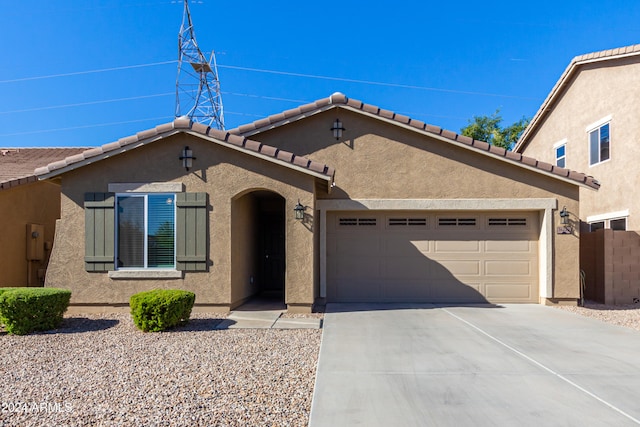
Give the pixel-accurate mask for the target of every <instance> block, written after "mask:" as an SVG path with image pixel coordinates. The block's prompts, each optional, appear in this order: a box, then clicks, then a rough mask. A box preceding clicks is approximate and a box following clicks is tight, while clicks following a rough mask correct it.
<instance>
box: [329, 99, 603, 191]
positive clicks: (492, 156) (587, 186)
mask: <svg viewBox="0 0 640 427" xmlns="http://www.w3.org/2000/svg"><path fill="white" fill-rule="evenodd" d="M339 107H340V108H344V109H348V110H351V111H354V112H357V113H360V114H364V115H366V116H369V117H371V118H374V119H377V120H381V121H383V122H386V123H390V124H393V125H396V126H400V127H402V128H404V129H407V130H410V131H412V132H416V133H418V134H420V135H426V136H429V137H432V138H435V139H437V140H439V141H442V142H446V143H448V144H451V145H454V146H455V147H460V148H464V149H466V150H469V151H471V152H473V153H477V154H481V155H484V156H486V157H489V158H491V159H496V160H500V161H502V162H505V163H507V164H509V165H514V166H519V167H521V168H524V169H527V170H530V171H532V172H536V173H538V174H541V175H545V176H548V177H551V178H555V179H558V180H560V181H564V182H566V183H569V184H573V185H578V186H582V187H585V188H589V189H591V190H594V191H596V189H595V188H593V187H590V186H589V185H587V184H585V183H581V182H578V181H575V180H573V179H569V178H567V177H564V176H561V175H557V174H555V173H552V172H547V171H545V170H542V169H539V168H537V167H535V166H530V165H527V164H525V163H522V162H516V161H513V160H510V159H508V158H506V157H500V156H497V155H495V154H492V153H490V152H489V151H483V150H480V149H478V148H475V147H472V146H469V145H466V144H463V143H460V142H455V141H452V140H450V139H449V138H446V137H444V136H441V135H437V134H435V133H431V132H427V131H425V130H423V129H419V128H416V127H414V126H411V125H408V124H405V123H400V122H398V121H396V120H393V119H388V118H386V117H381V116H379V115H377V114H373V113H369V112H366V111H362V110H359V109H357V108H353V107H351V106H349V105H340V106H339Z"/></svg>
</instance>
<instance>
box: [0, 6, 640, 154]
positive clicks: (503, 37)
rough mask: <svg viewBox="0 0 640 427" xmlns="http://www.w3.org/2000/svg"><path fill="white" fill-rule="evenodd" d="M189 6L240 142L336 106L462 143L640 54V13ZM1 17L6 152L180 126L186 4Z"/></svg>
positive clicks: (2, 142) (32, 11) (18, 11)
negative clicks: (595, 56)
mask: <svg viewBox="0 0 640 427" xmlns="http://www.w3.org/2000/svg"><path fill="white" fill-rule="evenodd" d="M190 5H191V13H192V17H193V21H194V25H195V31H196V36H197V39H198V43H199V45H200V47H201V49H202V50H206V51H211V50H214V51H215V52H216V57H217V61H218V65H219V77H220V83H221V89H222V99H223V103H224V118H225V125H226V128H227V129H230V128H234V127H236V126H238V125H241V124H243V123H248V122H252V121H254V120H257V119H259V118H262V117H265V116H268V115H270V114H274V113H278V112H281V111H284V110H287V109H290V108H294V107H296V106H298V105H301V104H304V103H307V102H312V101H315V100H317V99H320V98H324V97H326V96H328V95H330V94H331V93H333V92H336V91H340V92H343V93H345V94H346V95H347V96H349V97H351V98H355V99H359V100H361V101H364V102H367V103H370V104H374V105H378V106H380V107H382V108H385V109H389V110H393V111H396V112H398V113H402V114H406V115H409V116H411V117H414V118H416V119H420V120H423V121H425V122H427V123H431V124H434V125H437V126H441V127H443V128H446V129H450V130H453V131H459V130H460V128H461V127H463V126H465V125H466V124H467V120H468V119H469V118H471V117H472V116H474V115H485V114H487V115H488V114H491V113H493V112H494V111H495V110H496V109H498V108H499V109H500V111H501V113H502V116H503V117H504V120H505V123H506V124H509V123H511V122H513V121H516V120H518V119H519V118H521V117H522V116H532V115H533V114H535V112H536V111H537V109H538V107H539V106H540V104H541V103H542V101H543V100H544V98H545V97H546V96H547V94H548V92H549V91H550V89H551V88H552V87H553V85H554V84H555V82H556V81H557V79H558V78H559V77H560V74H561V73H562V72H563V71H564V69H565V68H566V66H567V65H568V64H569V62H570V60H571V59H572V58H573V57H574V56H576V55H580V54H583V53H587V52H592V51H598V50H604V49H610V48H615V47H621V46H627V45H632V44H636V43H640V24H638V23H639V22H640V1H637V0H616V1H607V0H600V1H589V0H582V1H574V0H567V1H557V0H556V1H546V0H541V1H535V2H514V1H509V2H507V1H484V2H479V1H449V2H441V1H429V0H420V1H404V2H389V1H384V2H383V1H377V0H370V1H355V0H342V1H336V0H323V1H312V2H299V1H296V2H293V1H278V0H275V1H269V2H264V1H261V2H257V1H233V2H231V1H221V0H217V1H215V0H202V1H198V0H192V1H191V2H190ZM0 7H1V9H0V10H1V13H0V26H1V27H2V28H3V42H2V43H1V45H0V54H1V58H2V60H1V61H0V147H37V146H44V147H56V146H96V145H101V144H105V143H109V142H112V141H115V140H117V139H119V138H121V137H124V136H127V135H131V134H134V133H136V132H138V131H141V130H144V129H148V128H151V127H154V126H156V125H158V124H161V123H165V122H168V121H171V120H173V115H174V109H175V82H176V72H177V63H176V60H177V36H178V31H179V28H180V24H181V21H182V10H183V9H182V2H181V1H171V0H66V1H51V0H21V1H11V2H10V1H8V0H5V1H3V2H2V5H0ZM153 64H155V65H153ZM325 77H329V78H325ZM367 82H368V83H367Z"/></svg>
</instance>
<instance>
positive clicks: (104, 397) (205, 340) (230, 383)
mask: <svg viewBox="0 0 640 427" xmlns="http://www.w3.org/2000/svg"><path fill="white" fill-rule="evenodd" d="M558 309H561V310H566V311H570V312H573V313H577V314H580V315H583V316H588V317H593V318H596V319H599V320H601V321H604V322H608V323H612V324H615V325H620V326H625V327H629V328H633V329H636V330H640V307H639V306H638V305H629V306H606V305H603V304H597V303H593V302H586V303H585V306H584V307H566V306H561V307H558ZM322 316H323V315H322V313H314V314H311V315H297V314H296V315H286V314H285V315H283V317H291V318H296V317H314V318H322ZM225 317H226V315H225V314H212V313H193V314H192V319H191V321H190V323H189V324H188V325H186V326H182V327H179V328H176V329H174V330H172V331H169V332H160V333H143V332H141V331H139V330H138V329H136V328H135V326H134V325H133V322H132V321H131V316H130V315H129V314H128V313H119V314H87V315H77V314H72V315H67V316H66V317H65V320H64V322H63V324H62V326H61V328H59V329H58V330H56V331H51V332H46V333H36V334H30V335H26V336H12V335H7V334H6V333H5V332H2V331H1V330H0V341H1V343H2V346H1V347H0V360H1V361H2V363H1V364H0V374H1V375H2V381H1V382H0V426H61V425H68V426H103V425H104V426H118V425H122V426H125V425H146V426H170V425H171V426H175V425H178V426H196V425H207V426H217V425H221V426H246V425H252V426H276V425H277V426H306V425H307V424H308V420H309V411H310V410H311V398H312V393H313V385H314V381H315V373H316V364H317V359H318V351H319V348H320V340H321V336H322V331H321V330H318V329H298V330H282V329H231V330H214V328H215V326H216V325H217V324H218V323H220V322H221V321H222V320H223V319H224V318H225Z"/></svg>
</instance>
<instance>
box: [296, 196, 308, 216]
mask: <svg viewBox="0 0 640 427" xmlns="http://www.w3.org/2000/svg"><path fill="white" fill-rule="evenodd" d="M306 209H307V208H306V207H305V206H302V205H301V204H300V199H298V203H297V204H296V205H295V206H294V208H293V212H294V213H295V214H296V219H297V220H299V221H302V220H303V219H304V211H305V210H306Z"/></svg>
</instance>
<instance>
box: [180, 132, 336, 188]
mask: <svg viewBox="0 0 640 427" xmlns="http://www.w3.org/2000/svg"><path fill="white" fill-rule="evenodd" d="M184 132H185V133H188V134H189V135H193V136H197V137H199V138H202V139H205V140H207V141H211V142H214V143H216V144H218V145H222V146H223V147H226V148H230V149H232V150H236V151H238V152H240V153H244V154H247V155H249V156H252V157H256V158H258V159H260V160H266V161H268V162H271V163H274V164H277V165H280V166H284V167H286V168H289V169H293V170H295V171H298V172H302V173H304V174H307V175H311V176H313V177H315V178H319V179H322V180H324V181H327V182H328V183H329V186H330V187H331V185H332V184H333V178H332V177H330V176H329V175H325V174H322V173H318V172H315V171H312V170H309V169H306V168H303V167H301V166H298V165H294V164H293V163H289V162H284V161H282V160H278V159H276V158H274V157H271V156H267V155H265V154H262V153H257V152H255V151H250V150H247V149H244V148H242V147H238V146H237V145H233V144H230V143H228V142H225V141H221V140H219V139H216V138H213V137H210V136H208V135H203V134H201V133H198V132H195V131H192V130H185V131H184ZM243 136H244V135H243Z"/></svg>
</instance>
